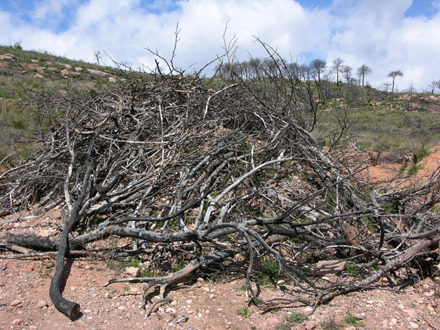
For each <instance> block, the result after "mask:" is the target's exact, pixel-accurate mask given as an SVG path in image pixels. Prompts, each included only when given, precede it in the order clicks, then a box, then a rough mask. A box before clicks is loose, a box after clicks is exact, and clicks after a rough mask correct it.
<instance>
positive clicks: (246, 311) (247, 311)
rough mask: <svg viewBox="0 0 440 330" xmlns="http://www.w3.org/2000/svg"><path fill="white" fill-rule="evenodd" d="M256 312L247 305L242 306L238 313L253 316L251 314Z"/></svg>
mask: <svg viewBox="0 0 440 330" xmlns="http://www.w3.org/2000/svg"><path fill="white" fill-rule="evenodd" d="M253 312H254V310H253V309H249V308H248V307H247V306H246V307H240V308H239V309H238V311H237V314H238V315H240V316H243V317H245V318H249V316H251V314H252V313H253Z"/></svg>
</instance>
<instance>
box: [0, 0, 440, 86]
mask: <svg viewBox="0 0 440 330" xmlns="http://www.w3.org/2000/svg"><path fill="white" fill-rule="evenodd" d="M177 23H179V28H180V29H181V32H180V34H179V38H180V41H179V43H178V47H177V57H176V59H175V63H176V64H177V65H178V66H180V67H182V68H187V67H189V66H191V65H192V64H194V63H195V66H194V68H200V67H202V66H203V65H204V64H206V63H207V62H209V61H210V60H212V59H214V58H215V57H216V55H220V54H222V51H223V50H222V45H223V39H222V35H223V33H224V29H225V26H226V23H228V29H227V31H226V38H231V37H232V36H233V35H234V34H235V35H236V36H237V38H238V47H239V48H238V52H237V56H238V59H239V60H246V59H248V57H249V53H250V54H252V56H253V57H259V56H265V53H264V50H263V49H262V47H261V46H260V45H258V43H256V42H255V38H254V37H255V36H257V37H259V38H260V39H261V40H263V41H265V42H266V43H268V44H270V45H271V46H273V47H275V48H276V49H277V50H278V51H279V53H280V54H281V55H282V56H283V57H285V58H287V59H290V58H292V59H293V60H298V62H300V63H301V64H303V63H308V62H310V61H311V60H313V59H315V58H320V59H323V60H325V61H327V63H328V64H329V65H331V62H332V61H333V60H334V59H335V58H338V57H339V58H342V59H343V60H344V61H345V63H344V64H346V65H349V66H351V67H352V68H353V71H355V70H356V69H357V68H358V67H359V66H361V65H362V64H366V65H368V66H370V67H371V68H372V69H373V74H372V75H371V76H369V77H368V78H367V80H368V81H369V82H370V83H371V84H372V85H373V86H374V87H378V86H380V84H382V83H383V82H385V81H387V74H388V72H390V71H393V70H401V71H402V72H403V73H404V77H403V78H400V79H398V80H397V81H396V82H397V84H398V88H399V89H400V90H403V89H406V88H408V87H409V86H410V85H413V86H414V87H416V88H417V89H419V90H421V89H423V88H425V87H426V86H427V85H428V84H429V83H430V82H431V81H433V80H440V66H439V65H438V61H439V60H438V59H439V58H440V0H296V1H295V0H180V1H173V0H163V1H160V0H148V1H142V0H0V28H1V31H2V33H1V34H0V43H1V44H6V45H7V44H14V43H15V42H17V41H21V44H22V46H23V48H24V49H34V50H46V51H48V52H50V53H53V54H55V55H61V56H66V57H69V58H74V59H83V60H86V61H91V62H92V61H94V53H95V52H96V51H100V52H101V54H102V55H103V58H102V60H101V62H104V63H105V64H108V65H111V63H112V59H113V60H115V61H117V62H120V61H123V62H125V63H128V64H131V65H132V66H133V68H137V67H139V66H141V65H144V66H147V67H151V66H154V57H153V55H152V54H150V53H149V52H148V51H146V49H145V48H147V47H149V48H151V49H153V50H157V51H158V52H159V53H160V54H161V55H163V56H164V57H169V56H170V55H171V53H172V49H173V46H174V32H175V29H176V24H177ZM104 52H105V53H106V54H108V55H109V56H110V57H111V58H109V57H107V55H105V54H104ZM208 74H209V72H208Z"/></svg>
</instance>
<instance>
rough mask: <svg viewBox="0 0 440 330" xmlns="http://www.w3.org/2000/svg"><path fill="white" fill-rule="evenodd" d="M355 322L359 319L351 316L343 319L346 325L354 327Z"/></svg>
mask: <svg viewBox="0 0 440 330" xmlns="http://www.w3.org/2000/svg"><path fill="white" fill-rule="evenodd" d="M357 321H359V319H358V318H357V317H356V316H353V315H351V314H350V315H348V316H347V317H346V318H345V322H347V323H348V324H352V325H356V323H357Z"/></svg>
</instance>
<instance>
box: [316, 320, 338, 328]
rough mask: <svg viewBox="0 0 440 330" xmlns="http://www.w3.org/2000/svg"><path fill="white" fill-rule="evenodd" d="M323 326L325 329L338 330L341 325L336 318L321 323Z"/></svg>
mask: <svg viewBox="0 0 440 330" xmlns="http://www.w3.org/2000/svg"><path fill="white" fill-rule="evenodd" d="M321 328H322V329H324V330H338V329H340V328H341V325H340V324H338V323H337V322H336V321H335V320H334V319H328V320H326V321H324V322H322V323H321Z"/></svg>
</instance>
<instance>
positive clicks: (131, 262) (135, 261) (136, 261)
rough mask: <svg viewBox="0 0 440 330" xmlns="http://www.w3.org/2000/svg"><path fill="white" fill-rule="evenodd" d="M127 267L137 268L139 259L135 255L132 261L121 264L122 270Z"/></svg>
mask: <svg viewBox="0 0 440 330" xmlns="http://www.w3.org/2000/svg"><path fill="white" fill-rule="evenodd" d="M128 267H135V268H138V267H139V259H138V258H137V257H136V258H134V259H133V260H132V261H130V262H126V263H124V265H123V266H122V270H125V269H126V268H128Z"/></svg>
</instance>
